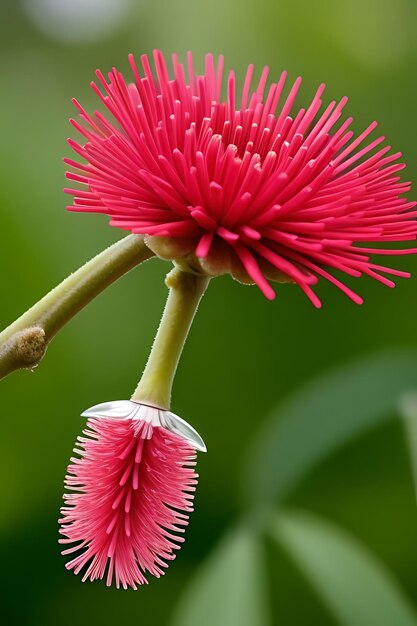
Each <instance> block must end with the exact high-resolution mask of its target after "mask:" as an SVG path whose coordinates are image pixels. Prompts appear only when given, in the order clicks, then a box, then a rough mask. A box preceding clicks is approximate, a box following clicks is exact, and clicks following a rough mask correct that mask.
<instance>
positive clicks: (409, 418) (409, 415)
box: [399, 385, 417, 492]
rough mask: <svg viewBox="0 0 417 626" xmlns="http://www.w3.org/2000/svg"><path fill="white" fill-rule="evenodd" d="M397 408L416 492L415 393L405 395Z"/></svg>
mask: <svg viewBox="0 0 417 626" xmlns="http://www.w3.org/2000/svg"><path fill="white" fill-rule="evenodd" d="M416 387H417V385H416ZM399 408H400V411H401V414H402V416H403V418H404V429H405V435H406V440H407V444H408V451H409V454H410V459H411V465H412V469H413V477H414V489H415V491H416V492H417V392H416V391H413V392H410V393H407V394H405V395H404V396H403V397H402V398H401V399H400V402H399Z"/></svg>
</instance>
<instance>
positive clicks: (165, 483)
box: [60, 401, 206, 589]
mask: <svg viewBox="0 0 417 626" xmlns="http://www.w3.org/2000/svg"><path fill="white" fill-rule="evenodd" d="M83 415H84V416H87V417H88V418H89V419H88V422H87V428H86V429H85V430H84V436H83V437H78V440H77V446H78V447H77V448H75V450H74V451H75V452H76V454H77V457H74V458H72V459H71V464H70V465H69V467H68V472H67V476H66V478H65V487H66V489H67V490H68V493H66V494H65V495H64V501H65V506H64V507H62V509H61V514H62V519H60V524H61V528H60V533H61V534H62V535H63V537H64V538H63V539H61V540H60V543H62V544H74V545H71V547H69V548H68V549H66V550H64V551H63V554H73V553H76V555H75V556H74V557H73V558H72V560H70V562H69V563H67V568H68V569H72V570H74V572H75V573H76V574H78V573H79V572H81V571H82V572H83V581H85V580H87V579H90V580H95V579H102V578H104V577H106V579H107V584H108V585H111V583H112V581H113V580H114V581H115V583H116V586H117V587H120V586H122V587H123V588H125V589H126V588H127V587H132V588H133V589H136V587H137V585H142V584H144V583H146V582H147V580H146V577H145V575H146V572H149V573H150V574H152V575H153V576H156V577H159V576H161V575H162V574H163V573H164V569H165V568H166V567H167V561H171V560H173V559H174V558H175V550H178V549H179V548H180V545H181V543H182V542H183V541H184V539H183V537H182V533H183V532H184V530H185V527H186V526H187V524H188V514H189V513H190V512H191V511H192V510H193V508H192V506H193V498H194V491H195V488H196V484H197V478H198V475H197V474H196V473H195V471H194V467H195V464H196V461H195V459H196V450H197V449H198V450H202V451H205V449H206V448H205V445H204V442H203V441H202V439H201V438H200V437H199V435H198V434H197V433H196V431H194V429H193V428H192V427H191V426H189V425H188V424H187V423H186V422H184V421H183V420H181V418H179V417H178V416H176V415H174V414H173V413H171V412H169V411H163V410H160V409H158V408H155V407H150V406H146V405H143V404H138V403H136V402H132V401H119V402H112V403H105V404H102V405H97V406H95V407H92V408H91V409H89V410H87V411H86V412H85V413H83Z"/></svg>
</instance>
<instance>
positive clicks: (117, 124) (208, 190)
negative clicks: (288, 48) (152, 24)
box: [66, 51, 417, 306]
mask: <svg viewBox="0 0 417 626" xmlns="http://www.w3.org/2000/svg"><path fill="white" fill-rule="evenodd" d="M129 61H130V65H131V67H132V71H133V76H134V83H131V84H128V83H126V81H125V79H124V77H123V75H122V74H121V73H120V72H118V71H117V70H116V69H113V70H112V71H111V72H110V73H109V75H108V80H107V79H106V78H105V77H104V76H103V75H102V74H101V72H97V77H98V81H99V83H100V87H98V86H97V85H96V84H94V83H93V85H92V86H93V89H94V91H95V92H96V94H97V95H98V96H99V97H100V99H101V100H102V102H103V103H104V105H105V107H106V108H107V110H108V112H109V113H110V114H111V116H112V118H113V120H112V121H109V120H107V119H106V118H105V117H104V116H103V115H102V114H101V113H99V112H96V113H95V114H94V115H92V116H90V115H88V114H87V112H86V111H85V110H84V109H83V108H82V106H81V105H80V104H79V103H78V102H75V105H76V107H77V110H78V112H79V115H80V117H81V121H82V122H83V124H80V123H78V122H75V121H73V125H74V126H75V128H76V129H77V130H78V132H80V133H81V134H82V135H83V136H84V138H85V143H84V144H78V143H77V142H75V141H73V140H69V143H70V146H71V147H72V148H73V149H74V150H75V152H77V154H78V155H79V156H81V157H83V158H84V159H85V160H86V161H87V164H82V163H77V162H75V161H73V160H70V159H67V160H66V162H67V163H68V164H69V165H70V166H71V167H73V168H75V169H76V170H78V173H75V172H69V173H68V174H67V176H68V178H69V179H70V180H73V181H75V182H76V183H79V184H81V186H82V188H83V189H82V190H80V189H67V190H66V191H67V193H69V194H71V195H73V196H74V203H73V205H72V206H71V207H69V208H70V209H72V210H74V211H82V212H98V213H104V214H107V215H109V216H110V218H111V222H110V223H111V225H112V226H117V227H119V228H122V229H125V230H130V231H132V232H134V233H142V234H147V235H158V236H168V237H173V238H187V239H188V240H191V241H192V242H194V244H193V245H194V251H195V252H196V254H197V256H199V257H206V256H208V255H209V254H210V251H211V250H212V246H213V242H215V241H218V242H221V245H223V246H227V247H228V248H230V249H231V251H232V254H233V255H234V258H235V260H236V261H239V262H240V263H241V264H242V265H243V266H244V267H245V269H246V271H247V272H248V273H249V274H250V276H251V277H252V279H253V280H254V282H256V283H257V285H258V286H259V288H260V289H261V290H262V291H263V293H264V294H265V295H266V296H267V297H268V298H271V299H272V298H273V297H274V293H273V291H272V289H271V288H270V287H269V285H268V283H267V281H266V279H265V276H264V268H265V267H267V266H268V265H269V266H271V265H272V266H273V267H275V268H276V269H279V271H280V272H283V273H286V274H287V275H288V277H289V279H290V280H293V281H295V282H296V283H298V284H299V286H300V287H301V288H302V289H303V291H305V293H306V294H307V295H308V297H309V298H310V299H311V300H312V302H313V303H314V304H315V305H316V306H320V301H319V299H318V298H317V296H315V294H314V293H313V292H312V291H311V289H310V288H309V287H308V285H310V284H312V278H314V277H319V276H322V277H325V278H328V279H329V280H330V278H329V274H328V272H327V271H325V270H324V268H328V269H329V270H341V271H342V272H346V273H348V274H350V275H361V274H368V275H371V276H372V277H374V278H377V280H381V279H382V280H383V281H384V280H386V279H383V278H382V277H381V276H380V275H379V274H378V273H377V272H374V271H373V269H372V267H373V265H372V263H371V258H370V255H371V254H372V252H371V251H370V249H369V248H366V249H361V247H360V246H361V245H362V244H363V243H365V242H368V243H384V242H389V243H391V242H401V241H411V240H414V239H416V236H417V222H416V219H415V218H416V216H417V212H416V211H415V210H414V211H413V209H414V207H415V204H416V203H415V202H409V201H408V200H407V198H405V197H404V193H406V192H407V191H408V190H409V188H410V185H409V183H402V182H401V181H400V177H399V176H397V174H398V172H399V171H400V170H402V169H403V168H404V167H405V166H404V165H403V164H402V163H399V162H398V159H399V158H400V156H401V155H400V153H395V154H388V152H389V151H390V146H385V147H382V148H381V147H380V144H382V143H383V141H384V137H377V138H376V139H368V137H369V136H370V135H371V134H372V132H373V131H374V129H375V127H376V122H373V123H372V124H370V125H369V126H368V128H366V129H365V130H364V131H363V132H362V133H360V134H359V135H357V136H356V137H355V136H354V133H353V132H352V131H351V130H350V125H351V123H352V118H348V119H346V120H345V121H344V122H342V123H341V124H339V120H340V119H341V116H342V113H343V108H344V106H345V104H346V102H347V98H342V99H341V101H340V102H339V103H336V102H332V103H331V104H330V105H329V106H327V107H326V108H325V109H324V111H321V112H320V109H321V108H322V99H321V98H322V95H323V91H324V87H325V86H324V85H320V86H319V88H318V90H317V92H316V94H315V96H314V98H313V100H312V102H311V104H310V106H308V107H307V108H306V109H300V110H299V111H298V112H295V113H292V109H293V107H294V102H295V99H296V96H297V93H298V90H299V87H300V84H301V79H300V78H297V80H296V81H295V83H294V84H293V85H292V86H291V87H290V88H289V92H288V95H287V96H285V95H284V89H285V83H286V78H287V75H286V73H285V72H284V73H283V74H282V75H281V77H280V78H279V80H278V82H277V83H273V84H272V85H271V86H270V87H269V89H268V90H266V82H267V77H268V69H267V68H265V69H264V71H263V72H262V76H261V79H260V81H259V84H258V85H255V86H254V87H252V76H253V66H250V67H249V69H248V72H247V74H246V79H245V83H244V87H243V91H242V96H241V98H238V97H236V84H235V75H234V73H233V72H231V73H230V74H229V76H228V78H227V89H226V93H227V95H226V97H225V99H222V97H221V87H222V82H223V65H224V62H223V57H220V59H219V61H218V64H217V66H216V64H215V62H214V59H213V57H212V55H207V57H206V64H205V73H204V74H203V75H201V76H199V75H196V74H195V72H194V69H193V61H192V56H191V54H189V55H188V64H187V65H188V67H187V72H186V69H185V68H184V66H183V65H182V64H181V63H179V61H178V58H177V56H176V55H174V56H173V74H174V76H173V78H172V79H170V77H169V73H168V69H167V65H166V62H165V59H164V57H163V55H162V53H161V52H159V51H155V53H154V64H155V74H154V73H153V72H152V69H151V67H150V63H149V61H148V59H147V57H146V56H143V57H141V61H142V68H143V71H142V72H141V70H140V69H139V68H138V66H137V65H136V63H135V61H134V59H133V56H132V55H131V56H130V57H129ZM187 73H188V79H187V78H186V74H187ZM259 242H260V244H262V245H258V244H259ZM415 252H416V249H409V250H408V253H415ZM378 254H391V255H392V254H402V251H401V250H398V251H397V250H395V249H394V250H393V249H390V248H387V249H384V248H380V249H379V250H378ZM282 259H284V260H285V264H286V267H287V269H288V271H287V272H286V271H285V270H283V262H282ZM317 268H319V269H317ZM300 270H302V271H300ZM380 271H383V272H385V273H391V269H390V268H383V269H382V270H380ZM332 282H334V284H336V285H337V286H338V287H339V288H340V289H342V291H344V292H345V293H346V294H347V295H348V296H349V297H350V298H352V299H353V300H354V301H355V302H360V301H361V299H360V298H359V297H358V296H357V295H356V294H354V293H353V292H352V291H351V290H350V289H348V288H347V287H345V286H344V285H343V283H341V282H340V281H339V280H337V281H336V280H335V281H332ZM388 282H390V281H388Z"/></svg>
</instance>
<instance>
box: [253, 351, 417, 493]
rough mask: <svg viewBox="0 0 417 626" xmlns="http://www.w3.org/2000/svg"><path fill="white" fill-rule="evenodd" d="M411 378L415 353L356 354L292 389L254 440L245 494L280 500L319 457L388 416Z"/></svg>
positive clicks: (415, 380)
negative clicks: (353, 359)
mask: <svg viewBox="0 0 417 626" xmlns="http://www.w3.org/2000/svg"><path fill="white" fill-rule="evenodd" d="M416 384H417V353H416V352H415V351H404V352H390V353H380V354H376V355H373V356H371V357H366V358H363V359H360V360H358V361H356V362H354V363H351V364H349V365H347V366H343V367H340V368H338V369H337V370H336V371H335V370H333V371H332V372H330V373H328V374H325V375H324V376H321V377H319V378H317V379H316V380H314V381H313V382H311V383H310V384H308V385H307V386H305V387H304V388H302V389H301V390H299V391H296V392H295V393H294V394H292V395H291V396H290V397H289V398H288V399H287V400H286V401H284V402H283V403H282V404H281V405H280V406H279V407H278V408H277V409H276V411H275V412H274V413H273V415H272V418H271V420H270V421H269V422H268V423H267V425H266V427H265V428H264V429H263V431H262V432H261V435H260V437H259V439H258V440H257V441H256V442H255V445H254V449H253V450H252V453H251V454H250V456H249V462H248V467H247V469H246V472H244V482H243V485H244V490H245V498H246V499H247V498H248V497H249V499H250V500H251V501H252V504H253V503H255V504H259V503H261V502H266V503H268V502H269V503H270V502H271V501H274V500H275V501H281V500H282V499H283V498H284V497H285V496H286V495H287V493H288V492H289V491H290V490H291V489H292V488H293V487H294V486H295V485H296V483H297V482H298V481H299V480H300V479H302V478H303V476H304V475H305V474H306V472H308V471H309V470H310V469H311V468H312V467H313V466H314V465H315V464H317V463H318V462H319V461H320V460H321V459H323V458H325V457H326V456H327V455H329V454H330V453H331V452H333V451H334V450H335V449H337V448H338V447H339V446H342V445H343V444H345V443H346V442H347V441H349V440H350V439H352V438H353V437H355V436H357V435H359V434H361V433H362V432H364V431H366V430H369V429H370V428H372V427H375V426H376V425H378V424H379V423H381V422H382V421H384V420H386V419H387V418H388V417H390V416H391V415H392V413H393V412H394V411H395V410H397V407H398V401H399V399H400V397H401V396H402V395H403V394H404V393H406V392H407V391H409V390H410V389H414V388H415V386H416Z"/></svg>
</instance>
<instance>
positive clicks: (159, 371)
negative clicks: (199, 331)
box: [132, 266, 210, 409]
mask: <svg viewBox="0 0 417 626" xmlns="http://www.w3.org/2000/svg"><path fill="white" fill-rule="evenodd" d="M209 280H210V279H209V278H208V277H207V276H203V275H201V274H195V273H189V272H186V271H183V270H182V269H181V268H180V267H179V266H176V267H175V268H174V269H173V270H172V271H171V272H170V273H169V274H168V276H167V278H166V284H167V286H168V287H169V295H168V300H167V303H166V306H165V310H164V313H163V315H162V319H161V322H160V325H159V328H158V332H157V334H156V337H155V341H154V343H153V346H152V350H151V353H150V355H149V359H148V362H147V364H146V367H145V370H144V372H143V375H142V378H141V379H140V381H139V384H138V386H137V388H136V390H135V393H134V394H133V396H132V400H133V401H134V402H142V403H143V404H150V405H152V406H157V407H159V408H161V409H169V407H170V403H171V389H172V383H173V380H174V376H175V371H176V369H177V365H178V361H179V359H180V356H181V352H182V349H183V347H184V343H185V340H186V339H187V335H188V331H189V330H190V327H191V324H192V321H193V319H194V315H195V313H196V311H197V308H198V305H199V302H200V300H201V298H202V296H203V294H204V292H205V290H206V288H207V285H208V283H209Z"/></svg>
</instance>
